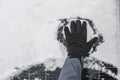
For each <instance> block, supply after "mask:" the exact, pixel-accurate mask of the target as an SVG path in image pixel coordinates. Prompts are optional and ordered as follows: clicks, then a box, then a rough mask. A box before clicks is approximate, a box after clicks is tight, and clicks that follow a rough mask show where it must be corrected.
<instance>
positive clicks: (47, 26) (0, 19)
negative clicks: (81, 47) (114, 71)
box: [0, 0, 120, 78]
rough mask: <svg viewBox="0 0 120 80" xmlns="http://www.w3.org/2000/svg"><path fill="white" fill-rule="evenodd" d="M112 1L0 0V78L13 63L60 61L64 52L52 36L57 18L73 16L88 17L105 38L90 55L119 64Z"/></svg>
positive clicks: (14, 65) (11, 68) (9, 70)
mask: <svg viewBox="0 0 120 80" xmlns="http://www.w3.org/2000/svg"><path fill="white" fill-rule="evenodd" d="M116 1H117V0H104V1H103V0H0V78H3V77H5V76H6V75H7V74H11V72H12V71H13V72H14V70H13V68H14V67H16V66H17V67H21V66H27V65H29V64H33V63H37V62H43V61H44V60H46V59H48V58H50V57H53V58H59V59H60V61H62V60H63V62H64V59H65V57H66V56H65V55H66V52H65V51H64V49H63V48H62V47H61V46H62V45H61V44H59V42H58V41H57V39H56V34H57V28H58V27H57V26H58V24H59V21H58V19H61V18H69V17H77V16H80V17H83V18H88V19H91V20H92V21H93V22H94V23H95V25H96V27H97V28H98V30H99V31H100V32H101V33H102V34H103V36H104V38H105V43H104V44H102V45H100V46H99V48H98V51H97V52H96V53H95V54H93V55H92V56H95V57H96V58H99V59H101V60H103V61H106V62H110V63H112V64H114V65H116V66H118V67H120V64H118V62H117V55H120V54H116V51H117V50H116V39H117V36H116V35H117V33H116V29H117V17H118V16H117V15H116ZM64 53H65V54H64ZM60 63H61V62H60Z"/></svg>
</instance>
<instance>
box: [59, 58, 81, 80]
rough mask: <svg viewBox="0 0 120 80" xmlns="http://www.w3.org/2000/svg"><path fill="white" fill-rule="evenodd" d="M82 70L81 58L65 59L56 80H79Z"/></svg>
mask: <svg viewBox="0 0 120 80" xmlns="http://www.w3.org/2000/svg"><path fill="white" fill-rule="evenodd" d="M82 69H83V58H82V60H79V59H78V58H69V57H67V58H66V60H65V63H64V65H63V67H62V70H61V73H60V75H59V78H58V80H81V75H82Z"/></svg>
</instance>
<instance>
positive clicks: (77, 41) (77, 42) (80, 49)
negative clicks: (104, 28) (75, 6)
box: [64, 20, 98, 58]
mask: <svg viewBox="0 0 120 80" xmlns="http://www.w3.org/2000/svg"><path fill="white" fill-rule="evenodd" d="M86 26H87V23H86V22H85V21H84V22H83V24H82V23H81V21H80V20H77V21H76V22H75V21H72V22H71V24H70V29H71V32H70V31H69V29H68V27H65V29H64V31H65V36H66V41H67V51H68V56H70V58H81V57H82V56H83V57H85V56H88V55H89V54H88V52H89V51H90V49H91V47H92V46H93V44H94V43H95V42H96V41H97V40H98V38H97V37H95V38H93V39H91V40H90V41H89V42H87V27H86Z"/></svg>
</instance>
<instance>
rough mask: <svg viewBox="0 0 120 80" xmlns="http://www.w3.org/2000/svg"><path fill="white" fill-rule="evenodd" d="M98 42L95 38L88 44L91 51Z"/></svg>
mask: <svg viewBox="0 0 120 80" xmlns="http://www.w3.org/2000/svg"><path fill="white" fill-rule="evenodd" d="M97 40H98V38H97V37H95V38H93V39H91V40H90V41H89V42H88V43H87V44H88V46H89V49H91V47H92V46H93V44H94V43H96V42H97Z"/></svg>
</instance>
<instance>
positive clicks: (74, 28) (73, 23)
mask: <svg viewBox="0 0 120 80" xmlns="http://www.w3.org/2000/svg"><path fill="white" fill-rule="evenodd" d="M70 28H71V33H72V34H74V33H75V32H76V25H75V22H74V21H72V22H71V24H70Z"/></svg>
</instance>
